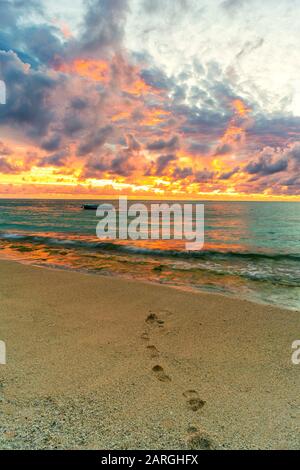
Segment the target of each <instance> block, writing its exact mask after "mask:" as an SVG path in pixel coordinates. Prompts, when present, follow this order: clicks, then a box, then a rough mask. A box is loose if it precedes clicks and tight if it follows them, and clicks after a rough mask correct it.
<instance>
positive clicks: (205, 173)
mask: <svg viewBox="0 0 300 470" xmlns="http://www.w3.org/2000/svg"><path fill="white" fill-rule="evenodd" d="M214 176H215V172H213V171H209V170H207V168H205V169H204V170H202V171H196V172H195V173H194V181H195V183H206V182H208V181H211V180H212V179H213V178H214Z"/></svg>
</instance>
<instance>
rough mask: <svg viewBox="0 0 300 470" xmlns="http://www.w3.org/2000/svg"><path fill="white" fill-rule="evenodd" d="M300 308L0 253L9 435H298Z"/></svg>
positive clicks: (2, 428) (99, 441)
mask: <svg viewBox="0 0 300 470" xmlns="http://www.w3.org/2000/svg"><path fill="white" fill-rule="evenodd" d="M299 338H300V314H299V312H292V311H284V310H280V309H276V308H273V307H269V306H261V305H256V304H252V303H250V302H247V301H238V300H234V299H230V298H226V297H224V296H219V295H212V294H211V295H210V294H207V295H206V294H193V293H189V292H181V291H179V290H177V289H172V288H170V287H163V286H156V285H150V284H143V283H140V282H135V281H125V280H120V279H115V278H107V277H101V276H93V275H85V274H79V273H75V272H63V271H51V270H47V269H43V268H37V267H32V266H24V265H21V264H17V263H14V262H11V261H1V262H0V339H2V340H5V342H6V345H7V365H0V448H5V449H21V448H22V449H23V448H32V449H36V448H37V449H39V448H71V449H73V448H96V449H138V448H143V449H189V448H200V449H201V448H219V449H224V448H225V449H236V448H245V449H250V448H261V449H266V448H281V449H288V448H289V449H299V448H300V433H299V424H300V415H299V409H300V406H299V405H300V386H299V385H300V366H296V365H293V364H292V362H291V353H292V350H291V344H292V342H293V341H294V340H295V339H299Z"/></svg>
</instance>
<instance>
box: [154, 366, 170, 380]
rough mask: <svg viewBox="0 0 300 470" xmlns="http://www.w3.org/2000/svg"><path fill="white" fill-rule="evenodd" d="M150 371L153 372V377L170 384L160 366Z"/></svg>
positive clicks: (168, 378)
mask: <svg viewBox="0 0 300 470" xmlns="http://www.w3.org/2000/svg"><path fill="white" fill-rule="evenodd" d="M152 371H153V372H154V375H155V377H156V378H157V379H158V380H160V381H161V382H171V379H170V377H169V376H168V375H167V374H166V373H165V371H164V369H163V368H162V367H161V366H159V365H157V366H154V367H152Z"/></svg>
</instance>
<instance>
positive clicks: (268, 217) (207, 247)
mask: <svg viewBox="0 0 300 470" xmlns="http://www.w3.org/2000/svg"><path fill="white" fill-rule="evenodd" d="M87 202H88V203H91V204H92V203H94V204H96V203H103V202H105V203H110V202H111V201H108V200H105V201H99V200H97V201H91V200H89V201H81V200H12V199H2V200H0V249H1V253H2V255H3V257H9V258H13V259H16V260H19V261H21V262H23V263H31V264H34V265H38V266H48V267H52V268H58V269H72V270H77V271H82V272H91V273H98V274H101V275H107V276H114V275H117V276H122V277H126V278H132V279H140V280H144V281H150V282H156V283H161V284H168V285H172V286H176V287H179V288H182V289H190V290H198V291H205V292H217V293H222V294H225V295H230V296H236V297H239V298H245V299H250V300H253V301H256V302H264V303H269V304H273V305H278V306H282V307H285V308H289V309H296V310H300V203H297V202H219V201H218V202H215V201H203V204H204V211H205V232H204V236H205V243H204V247H203V249H202V250H198V251H186V250H185V247H184V243H183V242H181V241H178V240H136V241H134V240H122V241H118V240H115V241H110V240H99V239H98V238H97V236H96V226H97V223H98V221H99V218H97V217H96V211H92V210H91V211H87V210H83V209H82V207H81V206H82V205H83V204H84V203H87ZM135 202H136V201H135ZM141 202H143V203H144V204H146V206H147V207H150V204H151V203H153V202H155V203H157V202H158V201H147V202H145V201H141ZM163 202H167V201H163ZM184 202H185V203H187V202H188V201H184ZM191 202H193V203H195V202H198V203H200V202H201V201H191ZM172 203H176V201H172Z"/></svg>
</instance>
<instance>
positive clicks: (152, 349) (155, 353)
mask: <svg viewBox="0 0 300 470" xmlns="http://www.w3.org/2000/svg"><path fill="white" fill-rule="evenodd" d="M147 350H148V351H149V353H150V357H151V358H155V357H159V350H158V349H157V348H156V347H155V346H154V345H153V344H149V345H148V346H147Z"/></svg>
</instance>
